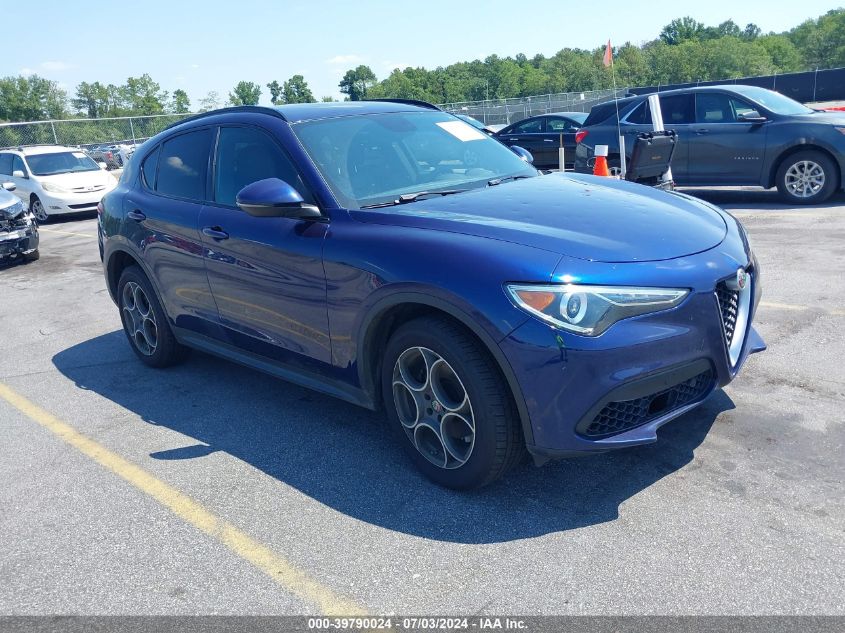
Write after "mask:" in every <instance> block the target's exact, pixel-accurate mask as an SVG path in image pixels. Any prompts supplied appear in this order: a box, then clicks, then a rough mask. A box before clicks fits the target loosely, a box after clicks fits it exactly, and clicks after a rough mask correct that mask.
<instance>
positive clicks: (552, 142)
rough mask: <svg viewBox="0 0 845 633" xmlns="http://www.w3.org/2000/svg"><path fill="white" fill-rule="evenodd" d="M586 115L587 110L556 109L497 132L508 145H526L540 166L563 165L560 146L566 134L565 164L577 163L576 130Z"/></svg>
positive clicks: (547, 167) (497, 135)
mask: <svg viewBox="0 0 845 633" xmlns="http://www.w3.org/2000/svg"><path fill="white" fill-rule="evenodd" d="M586 118H587V113H586V112H553V113H551V114H543V115H540V116H533V117H530V118H528V119H523V120H522V121H518V122H517V123H513V124H511V125H509V126H507V127H506V128H504V129H502V130H500V131H498V132H496V138H497V139H498V140H499V141H501V142H502V143H504V144H505V145H509V146H513V145H518V146H520V147H524V148H525V149H527V150H528V151H529V152H531V154H532V155H533V156H534V165H535V166H537V167H539V168H541V169H557V168H558V167H559V166H560V159H559V157H558V149H559V148H560V135H561V134H563V149H564V160H565V161H566V167H567V168H572V166H573V165H574V163H575V133H576V132H577V131H578V129H579V128H580V127H581V125H582V124H583V123H584V121H585V120H586Z"/></svg>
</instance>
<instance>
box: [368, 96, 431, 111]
mask: <svg viewBox="0 0 845 633" xmlns="http://www.w3.org/2000/svg"><path fill="white" fill-rule="evenodd" d="M365 101H383V102H387V103H402V104H404V105H412V106H417V107H418V108H426V109H428V110H438V111H439V110H440V108H438V107H437V106H436V105H434V104H433V103H429V102H428V101H420V100H419V99H365Z"/></svg>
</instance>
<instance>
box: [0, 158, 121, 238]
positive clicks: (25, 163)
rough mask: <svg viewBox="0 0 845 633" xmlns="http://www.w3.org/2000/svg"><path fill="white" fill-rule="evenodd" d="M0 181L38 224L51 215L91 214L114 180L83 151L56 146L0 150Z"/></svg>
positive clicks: (112, 187) (115, 184) (115, 181)
mask: <svg viewBox="0 0 845 633" xmlns="http://www.w3.org/2000/svg"><path fill="white" fill-rule="evenodd" d="M0 180H2V181H3V182H6V181H9V182H12V183H14V184H15V187H16V189H15V194H16V195H17V196H18V197H19V198H20V199H21V200H22V201H23V203H24V204H25V205H28V206H29V210H30V211H32V213H33V214H34V215H35V217H36V218H37V219H38V221H39V222H45V221H46V220H47V219H48V218H49V217H50V216H52V215H59V214H63V213H80V212H84V211H94V210H96V208H97V204H98V203H99V202H100V200H102V199H103V196H104V195H106V194H107V193H108V192H109V191H111V190H112V189H114V188H115V187H116V186H117V180H116V179H115V177H114V176H112V175H111V174H110V173H108V172H107V171H105V166H104V165H102V164H97V163H96V162H94V161H93V160H92V159H91V158H90V157H89V156H88V155H87V154H85V152H83V151H81V150H79V149H74V148H72V147H62V146H59V145H35V146H31V147H18V148H7V149H3V150H0Z"/></svg>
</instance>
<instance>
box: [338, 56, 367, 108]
mask: <svg viewBox="0 0 845 633" xmlns="http://www.w3.org/2000/svg"><path fill="white" fill-rule="evenodd" d="M375 84H376V75H375V73H374V72H373V71H372V69H371V68H370V67H369V66H364V65H363V64H361V65H360V66H358V67H357V68H354V69H352V70H347V71H346V74H345V75H344V76H343V79H341V80H340V84H339V86H340V91H341V92H342V93H343V94H345V95H349V100H350V101H361V100H363V99H366V98H367V92H368V91H369V90H370V88H372V87H373V86H374V85H375Z"/></svg>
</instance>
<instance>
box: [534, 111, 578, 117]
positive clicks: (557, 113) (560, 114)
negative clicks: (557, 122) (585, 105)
mask: <svg viewBox="0 0 845 633" xmlns="http://www.w3.org/2000/svg"><path fill="white" fill-rule="evenodd" d="M587 114H588V113H587V112H578V111H573V112H549V113H548V114H541V115H540V116H565V117H569V118H572V117H573V116H587Z"/></svg>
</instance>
